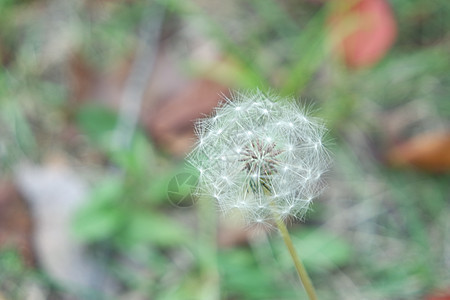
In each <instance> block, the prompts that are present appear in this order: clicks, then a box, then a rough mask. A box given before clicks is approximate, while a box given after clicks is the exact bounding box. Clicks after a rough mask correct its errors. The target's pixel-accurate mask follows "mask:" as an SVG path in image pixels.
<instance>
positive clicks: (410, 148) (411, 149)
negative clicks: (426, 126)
mask: <svg viewBox="0 0 450 300" xmlns="http://www.w3.org/2000/svg"><path fill="white" fill-rule="evenodd" d="M387 158H388V161H389V162H390V163H391V164H392V165H394V166H408V165H409V166H414V167H416V168H418V169H421V170H424V171H429V172H445V171H449V170H450V132H439V133H427V134H422V135H418V136H416V137H413V138H411V139H409V140H407V141H405V142H403V143H401V144H399V145H397V146H395V147H393V148H391V149H390V150H389V151H388V155H387Z"/></svg>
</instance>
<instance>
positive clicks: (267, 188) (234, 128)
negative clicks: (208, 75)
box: [188, 91, 330, 225]
mask: <svg viewBox="0 0 450 300" xmlns="http://www.w3.org/2000/svg"><path fill="white" fill-rule="evenodd" d="M195 132H196V134H197V137H198V142H197V146H196V147H195V148H194V150H193V151H192V152H191V153H190V154H189V156H188V161H189V163H190V164H191V165H193V166H194V167H195V168H196V169H197V170H199V172H200V173H201V178H202V180H200V181H199V184H198V187H197V194H198V195H199V196H202V195H210V196H211V195H213V196H214V198H215V199H216V200H217V201H218V204H219V207H220V208H221V210H222V211H223V212H224V213H225V214H227V213H230V212H231V211H232V210H238V211H239V212H240V214H241V215H242V216H243V217H244V219H245V221H246V223H247V224H249V225H250V224H255V223H258V224H260V225H261V224H270V223H271V222H273V221H274V218H275V216H277V217H279V218H282V219H287V218H298V219H302V218H303V217H304V214H305V213H306V212H307V210H308V207H309V205H310V203H311V201H312V199H313V198H315V197H317V196H318V195H319V194H320V192H321V191H322V182H323V181H322V180H320V177H321V176H322V174H324V173H325V172H326V170H327V169H328V166H329V163H330V159H329V156H328V154H327V150H326V148H325V147H324V144H323V142H322V141H323V137H324V134H325V129H324V126H323V125H322V124H320V123H319V122H318V121H317V120H315V119H313V118H311V117H309V116H308V115H307V114H306V113H305V111H304V110H303V109H302V108H301V107H300V106H298V105H297V104H295V103H293V102H290V101H287V100H286V99H282V98H280V97H277V96H274V95H269V96H268V95H265V94H264V93H262V92H260V91H256V92H254V93H236V94H234V95H233V96H232V97H231V99H225V101H224V102H223V103H222V104H221V105H220V106H218V107H217V108H216V109H215V112H214V115H213V116H211V117H209V118H205V119H202V120H201V121H199V122H197V125H196V130H195ZM312 179H314V180H312Z"/></svg>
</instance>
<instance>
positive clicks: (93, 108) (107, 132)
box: [77, 104, 117, 148]
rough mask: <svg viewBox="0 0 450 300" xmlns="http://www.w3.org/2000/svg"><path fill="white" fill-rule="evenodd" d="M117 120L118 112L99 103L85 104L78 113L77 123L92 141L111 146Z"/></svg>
mask: <svg viewBox="0 0 450 300" xmlns="http://www.w3.org/2000/svg"><path fill="white" fill-rule="evenodd" d="M116 122H117V114H116V113H115V112H113V111H111V110H109V109H107V108H106V107H104V106H101V105H98V104H88V105H85V106H83V107H82V108H81V109H80V110H79V111H78V114H77V124H78V127H79V128H80V129H81V130H82V131H83V133H84V134H86V136H87V137H88V138H89V140H90V141H91V142H92V143H94V144H98V145H99V146H107V147H106V148H109V145H108V143H109V142H110V141H111V134H112V133H113V130H114V128H115V126H116Z"/></svg>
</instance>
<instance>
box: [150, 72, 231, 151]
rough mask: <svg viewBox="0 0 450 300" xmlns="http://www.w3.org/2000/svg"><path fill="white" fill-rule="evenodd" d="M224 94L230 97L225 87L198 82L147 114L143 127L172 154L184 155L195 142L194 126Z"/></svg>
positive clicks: (210, 110)
mask: <svg viewBox="0 0 450 300" xmlns="http://www.w3.org/2000/svg"><path fill="white" fill-rule="evenodd" d="M223 93H228V89H227V88H226V87H225V86H223V85H221V84H219V83H217V82H214V81H211V80H208V79H198V80H196V81H194V82H192V83H191V84H190V85H188V86H187V87H186V88H184V89H182V90H181V91H180V92H178V93H177V94H176V95H175V96H174V97H172V98H170V99H167V100H164V101H161V102H160V103H159V105H157V106H156V107H155V108H153V109H152V111H151V113H150V114H148V115H145V114H144V116H143V118H144V120H143V123H144V126H145V128H147V130H148V131H149V132H150V134H151V136H152V137H153V139H154V140H155V141H156V142H157V143H159V144H160V145H162V146H163V147H164V148H166V149H167V150H168V151H169V152H170V153H172V154H175V155H184V154H185V153H186V152H187V151H188V150H189V148H190V147H191V145H192V143H193V142H194V130H193V129H194V122H195V121H196V120H197V119H199V118H201V117H202V116H203V115H205V114H210V113H211V112H212V110H213V108H214V107H216V106H217V103H218V102H219V101H220V100H221V97H222V96H221V95H222V94H223Z"/></svg>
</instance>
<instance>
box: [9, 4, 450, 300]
mask: <svg viewBox="0 0 450 300" xmlns="http://www.w3.org/2000/svg"><path fill="white" fill-rule="evenodd" d="M449 58H450V2H449V1H448V0H433V1H412V0H395V1H384V0H355V1H352V0H330V1H325V0H323V1H320V0H309V1H306V0H303V1H302V0H280V1H277V0H253V1H251V0H232V1H219V0H167V1H164V0H157V1H150V0H149V1H139V0H123V1H112V0H110V1H108V0H91V1H88V0H73V1H68V0H67V1H60V0H53V1H51V0H47V1H46V0H21V1H14V0H0V63H1V67H0V166H1V173H0V176H1V177H0V299H1V300H10V299H11V300H12V299H29V300H36V299H37V300H39V299H132V300H134V299H158V300H163V299H164V300H165V299H195V300H197V299H200V300H201V299H211V300H213V299H230V300H234V299H306V295H305V293H304V291H303V289H302V287H301V286H299V285H298V282H297V278H296V274H295V270H294V268H293V266H292V263H291V261H290V259H289V256H288V255H287V251H286V250H285V248H284V245H283V243H282V240H281V239H280V237H279V236H278V234H277V233H276V232H269V233H267V234H264V233H261V232H255V231H252V230H245V229H242V228H239V227H237V226H235V225H233V224H232V222H230V221H227V220H226V219H222V218H221V216H220V215H219V214H218V213H216V211H215V209H214V205H208V204H207V203H206V205H205V204H204V203H203V204H202V203H198V201H197V199H194V198H193V197H191V196H190V193H191V191H192V189H193V186H194V185H195V180H196V179H195V174H190V173H189V172H188V171H186V168H185V165H184V161H183V158H184V156H185V155H186V153H188V152H189V150H190V148H191V147H192V145H193V143H194V141H195V137H194V133H193V123H194V121H195V120H196V119H197V118H200V117H202V116H204V115H208V114H209V113H211V111H212V109H213V108H214V107H215V106H216V105H217V103H218V102H219V101H220V99H221V95H228V94H229V92H230V90H235V89H254V88H259V89H262V90H272V91H274V92H276V93H280V94H282V95H286V96H288V97H291V98H292V99H291V100H290V101H299V102H301V103H303V104H304V105H306V106H308V107H310V108H311V109H312V111H313V113H314V115H316V116H318V117H320V118H322V119H323V120H324V121H325V122H326V123H327V124H328V127H329V130H330V131H329V134H328V140H329V142H328V145H329V148H330V150H331V152H332V153H333V159H334V163H333V168H332V170H331V171H330V172H329V173H328V175H327V182H328V188H327V189H326V191H325V193H324V194H323V195H322V196H321V198H320V199H317V200H316V201H315V203H314V204H313V207H312V210H311V211H310V212H309V214H308V216H307V218H306V220H305V222H303V223H293V224H289V225H290V226H289V227H290V232H291V233H292V235H293V240H294V243H295V244H296V248H297V250H298V252H299V255H300V257H301V258H302V259H303V260H304V262H305V265H306V267H307V269H308V271H309V272H310V275H311V277H312V281H313V282H314V284H315V286H316V288H317V291H318V295H319V298H320V299H358V300H359V299H371V300H372V299H409V300H410V299H427V300H436V299H441V300H442V299H450V292H449V289H450V217H449V216H450V175H449V170H450V126H449V125H450V124H449V123H450V122H449V120H450V59H449Z"/></svg>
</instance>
